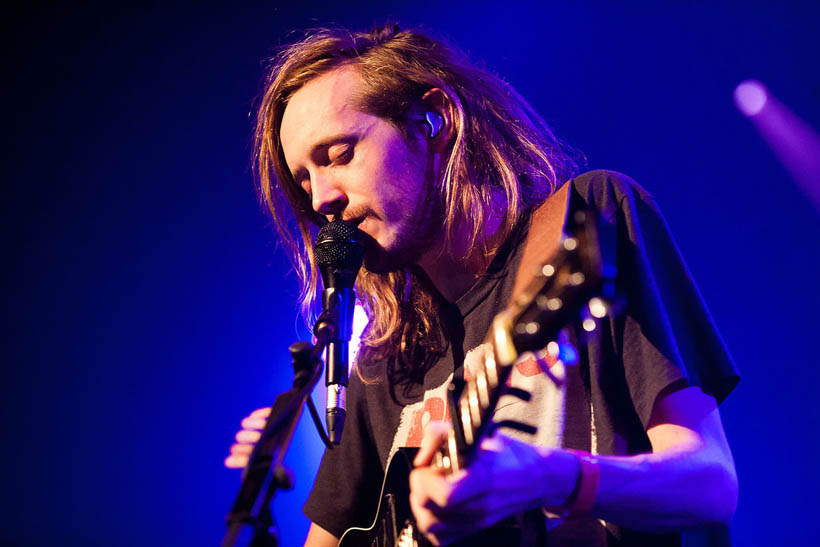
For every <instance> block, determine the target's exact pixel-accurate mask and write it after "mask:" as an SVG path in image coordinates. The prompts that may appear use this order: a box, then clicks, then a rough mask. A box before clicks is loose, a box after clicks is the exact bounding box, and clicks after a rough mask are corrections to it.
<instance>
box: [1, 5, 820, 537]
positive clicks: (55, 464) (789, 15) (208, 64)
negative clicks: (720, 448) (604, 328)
mask: <svg viewBox="0 0 820 547" xmlns="http://www.w3.org/2000/svg"><path fill="white" fill-rule="evenodd" d="M281 4H283V5H277V4H276V3H257V4H252V5H246V6H244V7H227V6H225V7H214V6H212V5H210V6H203V5H199V4H196V3H178V4H173V5H164V4H163V3H150V2H146V3H142V4H140V7H134V6H132V7H127V8H124V7H117V6H115V5H113V4H104V5H102V4H101V5H98V6H94V5H93V4H84V7H66V6H63V7H58V6H55V5H53V4H45V3H43V4H40V6H39V7H31V8H27V9H26V10H23V11H18V12H17V13H16V14H13V15H11V14H9V15H7V18H6V19H5V21H4V23H3V26H4V27H5V28H4V32H3V33H2V38H0V39H1V40H2V43H3V57H4V66H5V72H6V84H5V86H4V87H5V93H6V100H5V101H4V112H5V116H4V117H5V119H6V120H7V121H6V122H5V123H6V127H7V129H6V131H5V132H4V134H5V143H4V147H3V148H4V153H3V165H4V167H3V184H2V200H0V206H1V207H2V221H3V225H4V228H3V232H2V238H3V242H4V247H3V248H4V255H5V256H6V259H5V261H4V262H5V264H6V266H5V267H4V268H3V278H4V281H5V289H6V290H5V293H6V297H5V300H6V305H5V306H4V309H5V312H6V316H5V317H4V327H3V330H2V332H3V343H4V352H3V361H4V366H3V373H2V374H3V377H2V386H3V401H4V404H3V409H4V417H3V441H4V450H3V460H2V467H0V469H2V482H3V488H2V490H3V497H2V504H3V505H2V511H0V515H2V516H0V543H3V544H8V545H101V546H102V545H122V546H128V545H134V546H136V545H213V544H216V543H217V542H218V541H219V539H220V538H221V536H222V533H223V531H224V522H223V518H224V516H225V514H226V513H227V511H228V509H229V507H230V504H231V502H232V501H233V497H234V495H235V493H236V491H237V488H238V485H239V472H237V471H231V470H227V469H225V468H224V467H223V466H222V460H223V458H224V457H225V455H226V454H227V450H228V446H229V445H230V444H231V441H232V437H233V434H234V432H235V430H236V428H237V427H238V424H239V420H240V419H241V418H242V417H243V416H245V415H246V414H247V413H248V412H249V411H250V410H252V409H254V408H257V407H260V406H265V405H267V404H270V402H271V401H272V400H273V398H274V396H275V394H276V393H277V392H279V391H282V390H284V389H286V388H287V386H288V385H289V382H290V377H291V373H290V363H289V359H288V357H287V353H286V347H287V345H288V344H289V343H291V342H292V341H295V340H297V339H299V338H302V337H304V336H305V335H304V330H301V327H300V326H299V320H298V318H297V311H296V304H295V295H296V283H295V280H294V278H293V275H292V274H289V273H288V272H289V264H288V262H287V259H286V257H285V255H284V254H283V252H282V251H281V250H280V249H278V248H277V245H276V240H275V237H274V235H273V231H272V229H271V226H270V221H269V219H268V218H267V217H266V216H265V214H264V213H263V211H262V208H261V207H260V206H259V204H258V202H257V198H256V196H255V193H254V187H253V182H252V179H251V176H250V175H249V171H248V163H249V161H248V158H249V155H250V135H251V131H252V123H251V121H250V119H249V112H250V111H251V110H252V108H253V104H254V99H255V95H256V93H257V91H258V89H259V81H260V79H261V77H262V74H263V70H262V62H261V61H262V60H263V59H264V58H266V57H267V56H269V55H270V54H271V53H272V52H273V50H274V48H275V46H276V45H277V44H279V43H283V42H286V41H288V40H289V39H290V37H291V36H298V34H296V35H292V34H289V33H288V31H289V30H291V29H304V28H307V27H313V26H317V25H320V24H328V23H338V24H343V25H349V26H353V27H355V28H366V27H369V26H370V25H371V24H372V23H374V22H381V21H384V20H385V19H386V18H388V17H391V18H394V19H396V20H398V21H399V22H401V23H402V25H403V26H415V25H423V26H424V27H425V28H428V29H431V30H433V31H434V32H438V33H439V34H441V35H444V36H446V37H449V38H451V39H452V40H453V41H455V42H456V43H457V44H460V45H461V46H462V47H463V48H464V49H466V50H468V52H469V53H470V55H471V56H472V57H473V58H474V59H475V60H477V61H479V62H483V63H485V64H486V66H487V67H488V68H489V69H490V70H492V71H495V72H497V73H499V74H501V75H502V76H504V77H505V78H506V79H508V81H510V82H511V83H512V84H513V85H514V86H515V87H516V88H517V89H518V90H519V91H520V92H521V93H522V94H523V95H524V96H525V97H526V98H528V99H529V100H530V101H531V102H532V103H533V104H534V105H535V107H536V109H537V110H538V111H539V112H541V113H542V115H543V116H544V117H545V118H546V119H547V120H548V121H549V122H550V123H552V124H553V126H554V129H555V131H556V132H557V133H558V134H559V135H560V136H562V137H563V138H565V139H566V140H568V141H569V142H570V143H571V144H572V145H574V146H576V147H578V148H579V149H581V150H582V151H583V152H584V153H585V154H586V155H587V157H588V159H589V167H590V168H609V169H615V170H619V171H623V172H625V173H627V174H629V175H630V176H632V177H633V178H635V179H636V180H637V181H638V182H640V183H641V184H642V185H643V186H645V187H646V188H647V189H648V190H650V191H651V192H652V193H653V194H654V195H655V197H656V199H657V201H658V203H659V204H660V206H661V208H662V210H663V211H664V213H665V215H666V217H667V219H668V221H669V224H670V225H671V227H672V230H673V232H674V233H675V235H676V237H677V240H678V243H679V246H680V248H681V250H682V252H683V254H684V256H685V257H686V259H687V261H688V264H689V266H690V269H691V270H692V273H693V275H694V276H695V278H696V280H697V281H698V283H699V285H700V288H701V290H702V292H703V294H704V296H705V298H706V300H707V302H708V303H709V305H710V308H711V310H712V312H713V315H714V317H715V320H716V322H717V324H718V326H719V327H720V328H721V331H722V333H723V335H724V337H725V339H726V342H727V344H728V346H729V348H730V350H731V351H732V353H733V355H734V357H735V359H736V361H737V363H738V365H739V366H740V368H741V370H742V372H743V380H742V382H741V384H740V386H739V388H738V389H737V391H736V392H735V393H733V394H732V395H731V396H730V397H729V399H728V400H727V401H726V403H725V404H724V405H723V407H722V413H723V418H724V424H725V427H726V430H727V433H728V436H729V439H730V442H731V444H732V447H733V450H734V455H735V459H736V463H737V468H738V473H739V476H740V488H741V490H740V504H739V507H738V511H737V515H736V518H735V520H734V524H733V528H734V532H735V537H736V541H737V544H738V545H809V544H818V543H820V532H819V531H818V521H817V519H816V517H815V515H814V512H815V511H814V509H815V507H816V493H817V492H818V490H820V479H819V478H818V472H817V469H818V464H817V463H816V454H817V449H818V442H817V431H818V426H817V417H818V410H817V395H816V393H817V391H818V386H819V385H820V373H818V366H817V364H818V359H817V356H816V355H817V353H816V350H815V349H814V346H813V343H814V342H816V341H817V336H818V334H817V333H818V328H817V327H818V319H817V317H818V310H820V296H818V294H819V293H820V291H818V280H819V279H820V258H818V254H820V253H818V251H819V250H820V249H819V247H820V245H818V244H819V243H820V237H819V236H820V212H819V211H817V210H816V209H814V208H813V207H812V206H811V204H810V203H809V202H808V201H807V199H806V198H805V197H804V195H803V194H802V193H801V192H800V190H799V189H798V188H797V187H796V186H795V184H794V183H793V181H792V180H791V179H790V177H789V176H788V174H787V173H786V171H785V170H784V169H783V167H782V166H781V165H780V164H779V163H778V161H777V160H776V159H775V156H774V155H773V154H772V152H771V151H770V150H769V149H768V148H767V146H766V145H765V144H764V143H763V141H762V140H761V139H760V137H759V136H758V134H757V133H756V131H755V129H754V128H753V126H752V124H751V123H749V121H748V120H746V119H745V118H743V116H741V115H740V114H739V113H738V112H737V111H736V109H735V107H734V105H733V103H732V91H733V89H734V87H735V86H736V85H737V83H739V82H740V81H741V80H743V79H746V78H757V79H759V80H761V81H763V82H764V83H766V84H767V85H768V86H769V88H770V90H771V91H772V93H773V94H774V95H776V96H777V97H778V98H779V99H780V100H781V101H782V102H783V103H785V104H786V105H787V106H789V107H790V108H791V109H793V110H794V111H795V112H796V113H797V114H798V115H800V116H801V117H803V118H804V119H805V120H806V121H807V122H808V123H810V124H811V125H812V126H813V127H815V128H818V127H820V77H818V71H817V66H818V65H817V58H818V53H820V39H819V38H818V34H817V31H816V26H817V21H818V20H820V18H818V15H820V13H818V9H817V4H816V3H814V2H782V3H776V2H771V3H768V4H763V3H756V2H725V3H723V2H721V3H715V2H678V1H675V2H666V3H662V4H663V5H659V4H658V3H652V2H646V3H635V2H627V3H626V4H623V3H621V4H620V5H617V6H616V5H614V3H604V2H583V3H568V2H548V3H545V2H529V3H527V2H521V3H509V4H504V3H502V4H501V5H499V3H497V2H475V1H474V2H451V3H440V2H430V1H426V0H422V1H418V2H413V3H412V5H406V6H400V5H395V6H392V7H391V6H385V5H384V4H383V3H375V2H357V3H353V4H350V3H347V4H345V3H334V4H331V3H327V5H325V4H323V3H317V2H312V1H309V0H306V1H304V2H298V3H287V4H286V5H285V3H281ZM817 183H818V184H820V181H818V182H817ZM311 428H312V426H311V424H309V423H308V422H307V421H306V420H303V422H302V424H301V426H300V428H299V431H298V432H297V435H296V438H295V442H294V444H293V447H292V449H291V452H290V454H289V457H288V462H289V465H290V466H291V467H292V468H293V470H294V472H295V475H296V479H297V487H296V489H295V490H294V491H293V492H289V493H285V494H282V495H280V496H279V497H278V498H277V500H276V503H275V513H276V518H277V520H278V523H279V524H280V528H281V538H282V544H283V545H296V544H298V543H300V542H301V540H302V538H303V535H304V533H305V531H306V529H307V525H308V523H307V520H306V519H305V517H304V516H303V515H302V513H301V504H302V503H303V501H304V499H305V498H306V496H307V491H308V489H309V487H310V485H311V483H312V480H313V474H314V473H315V469H316V466H317V465H318V461H319V458H320V455H321V447H320V443H319V441H318V439H317V437H316V435H315V432H314V431H312V429H311ZM374 472H377V471H374Z"/></svg>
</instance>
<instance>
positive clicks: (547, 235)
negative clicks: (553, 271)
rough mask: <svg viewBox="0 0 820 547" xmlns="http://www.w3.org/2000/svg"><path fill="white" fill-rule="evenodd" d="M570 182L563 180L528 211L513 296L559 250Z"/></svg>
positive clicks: (516, 294)
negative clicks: (521, 254) (528, 222)
mask: <svg viewBox="0 0 820 547" xmlns="http://www.w3.org/2000/svg"><path fill="white" fill-rule="evenodd" d="M571 185H572V184H571V183H570V182H566V183H564V185H563V186H561V187H560V188H559V189H558V190H557V191H555V192H553V194H552V195H551V196H550V197H548V198H547V199H546V200H545V201H544V202H543V203H542V204H541V205H539V206H538V207H536V208H535V209H534V210H533V212H532V214H531V215H530V228H529V231H528V232H527V240H526V241H525V242H524V253H523V256H522V257H521V263H520V264H519V265H518V271H517V272H516V274H515V283H514V284H513V292H512V298H513V299H514V298H515V297H517V296H518V294H519V293H520V292H521V291H522V290H523V289H524V288H525V287H527V285H529V283H530V282H531V281H532V280H533V279H534V278H535V274H536V272H537V271H538V268H540V267H541V266H542V265H543V264H545V263H547V262H548V261H549V260H550V259H552V257H554V256H555V254H556V252H557V251H558V247H559V245H560V244H561V235H562V233H563V231H564V225H565V221H566V216H567V211H568V209H569V188H570V186H571Z"/></svg>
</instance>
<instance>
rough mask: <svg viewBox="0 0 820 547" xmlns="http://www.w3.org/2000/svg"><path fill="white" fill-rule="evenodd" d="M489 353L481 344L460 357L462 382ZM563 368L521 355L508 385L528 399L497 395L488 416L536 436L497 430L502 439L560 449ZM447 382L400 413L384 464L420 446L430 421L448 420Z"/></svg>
mask: <svg viewBox="0 0 820 547" xmlns="http://www.w3.org/2000/svg"><path fill="white" fill-rule="evenodd" d="M488 351H492V348H491V346H490V344H481V345H480V346H478V347H476V348H473V349H471V350H470V351H468V352H467V354H466V355H465V357H464V379H465V380H467V381H469V380H471V379H472V378H474V377H475V370H477V369H478V367H480V366H482V365H481V364H482V363H483V359H484V356H485V355H486V352H488ZM564 366H565V365H564V363H562V362H561V361H560V360H557V359H555V358H553V357H551V356H549V355H547V356H546V357H545V358H544V359H543V360H536V358H535V357H534V356H533V355H532V354H531V353H526V354H524V355H522V356H521V358H520V359H519V360H518V361H517V362H516V364H515V366H514V367H513V370H512V373H511V374H510V377H509V380H508V381H507V385H509V386H512V387H516V388H519V389H523V390H525V391H528V392H529V393H530V394H531V397H530V400H529V401H522V400H521V399H519V398H517V397H513V396H512V395H504V396H502V397H501V399H500V400H499V401H498V406H497V408H496V410H495V413H494V414H493V420H494V421H501V420H514V421H517V422H522V423H525V424H529V425H533V426H536V427H537V428H538V430H537V431H536V433H535V435H530V434H527V433H523V432H520V431H516V430H511V429H502V430H501V431H502V432H503V433H504V434H506V435H509V436H511V437H515V438H517V439H519V440H522V441H525V442H528V443H531V444H537V445H541V446H556V447H559V446H561V442H562V440H563V433H564V396H565V394H566V389H565V383H564V371H565V368H564ZM545 370H548V372H549V374H546V373H545V372H544V371H545ZM452 381H453V375H452V374H450V376H448V377H447V379H446V380H445V381H444V383H442V384H441V385H440V386H437V387H435V388H432V389H429V390H427V391H426V392H425V393H424V398H423V399H422V400H421V401H419V402H417V403H414V404H411V405H407V406H405V407H404V408H403V409H402V411H401V417H400V418H399V427H398V428H397V429H396V434H395V436H394V437H393V444H392V445H391V448H390V454H389V456H388V460H389V459H390V457H392V456H393V454H394V453H395V452H396V450H398V449H399V448H400V447H403V446H414V447H417V446H420V445H421V439H422V437H423V435H424V427H425V426H426V425H427V424H428V423H429V422H430V421H442V420H445V421H449V420H450V409H449V407H448V404H447V391H448V389H447V388H448V386H449V385H450V383H451V382H452Z"/></svg>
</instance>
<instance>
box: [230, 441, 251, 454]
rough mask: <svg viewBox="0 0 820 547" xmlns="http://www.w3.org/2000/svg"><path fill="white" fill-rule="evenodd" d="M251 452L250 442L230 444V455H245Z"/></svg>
mask: <svg viewBox="0 0 820 547" xmlns="http://www.w3.org/2000/svg"><path fill="white" fill-rule="evenodd" d="M251 452H253V445H252V444H241V443H236V444H232V445H231V455H232V456H238V455H245V456H247V455H248V454H250V453H251Z"/></svg>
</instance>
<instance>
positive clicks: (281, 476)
mask: <svg viewBox="0 0 820 547" xmlns="http://www.w3.org/2000/svg"><path fill="white" fill-rule="evenodd" d="M337 332H338V328H337V325H336V324H334V323H333V322H332V320H331V319H330V318H327V317H325V316H322V317H320V318H319V320H318V321H317V322H316V325H315V326H314V327H313V334H314V336H316V344H315V345H314V344H310V343H309V342H296V343H295V344H292V345H291V346H290V347H289V348H288V351H290V355H291V359H292V361H293V372H294V378H293V387H292V388H291V389H290V390H288V391H286V392H284V393H281V394H280V395H279V396H278V397H276V401H275V402H274V403H273V406H272V407H271V413H270V416H269V417H268V421H267V423H266V424H265V428H264V429H263V430H262V435H261V437H260V438H259V441H258V442H257V443H256V446H254V448H253V451H252V452H251V455H250V458H249V460H248V465H247V466H246V467H245V470H244V471H243V473H242V486H241V487H240V489H239V494H238V495H237V497H236V500H235V501H234V503H233V507H232V508H231V512H230V513H229V514H228V516H227V517H226V521H227V524H228V530H227V532H226V533H225V536H224V537H223V538H222V544H221V545H222V547H231V546H233V545H236V542H237V540H238V539H239V534H240V532H241V530H242V526H243V525H250V526H252V527H253V531H254V534H253V539H252V540H251V543H250V545H251V547H277V546H278V545H279V540H278V538H277V536H276V531H275V529H274V527H273V517H272V515H271V511H270V502H271V500H272V499H273V494H274V493H275V492H276V490H279V489H282V490H290V489H291V488H292V487H293V479H292V477H291V476H290V473H289V472H288V471H287V470H286V469H285V468H284V467H283V466H282V461H283V460H284V458H285V453H286V452H287V449H288V446H289V445H290V441H291V438H292V437H293V432H294V430H295V429H296V424H297V423H298V422H299V418H300V417H301V415H302V408H303V407H304V405H305V401H307V399H308V397H310V393H311V392H312V391H313V388H314V387H315V386H316V383H317V382H318V381H319V378H320V377H321V376H322V366H321V365H322V359H321V355H322V352H323V351H324V350H325V348H326V347H327V345H328V344H329V343H330V342H331V340H333V339H334V338H335V337H336V335H337Z"/></svg>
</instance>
